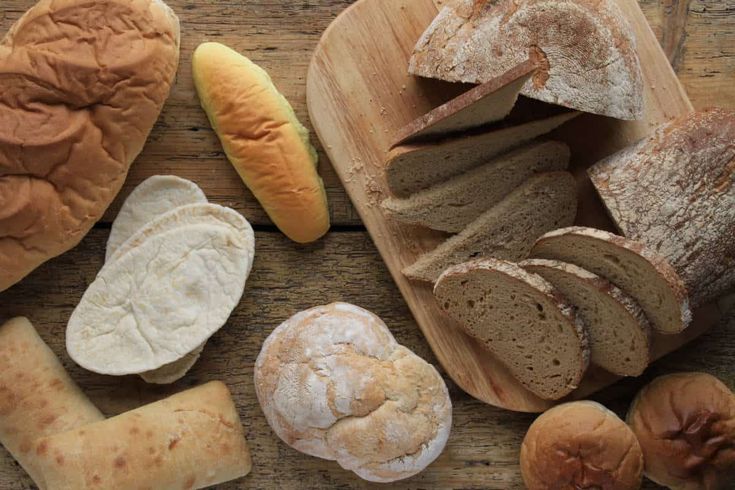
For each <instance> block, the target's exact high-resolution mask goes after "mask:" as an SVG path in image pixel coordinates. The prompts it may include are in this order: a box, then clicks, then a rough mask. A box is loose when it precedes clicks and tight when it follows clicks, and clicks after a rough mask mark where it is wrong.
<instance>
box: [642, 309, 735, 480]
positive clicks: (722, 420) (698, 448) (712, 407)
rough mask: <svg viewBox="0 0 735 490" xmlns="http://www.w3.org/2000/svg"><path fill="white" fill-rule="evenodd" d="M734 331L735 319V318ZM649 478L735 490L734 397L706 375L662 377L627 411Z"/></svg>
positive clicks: (720, 384) (718, 382)
mask: <svg viewBox="0 0 735 490" xmlns="http://www.w3.org/2000/svg"><path fill="white" fill-rule="evenodd" d="M729 326H730V327H732V326H733V320H730V325H729ZM628 424H629V425H630V426H631V428H632V429H633V432H635V434H636V436H637V437H638V440H639V441H640V444H641V448H642V449H643V455H644V456H645V459H646V476H647V477H648V478H650V479H651V480H653V481H655V482H656V483H658V484H659V485H663V486H665V487H667V488H671V489H674V490H730V489H732V488H733V482H735V395H733V393H732V391H730V388H728V387H727V386H726V385H725V384H724V383H723V382H721V381H720V380H718V379H717V378H715V377H714V376H711V375H709V374H705V373H677V374H671V375H668V376H662V377H660V378H657V379H655V380H654V381H653V382H652V383H651V384H649V385H648V386H646V387H645V388H643V389H642V390H641V391H640V393H638V396H637V397H636V399H635V400H634V401H633V404H632V405H631V407H630V411H629V412H628Z"/></svg>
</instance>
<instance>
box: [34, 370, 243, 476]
mask: <svg viewBox="0 0 735 490" xmlns="http://www.w3.org/2000/svg"><path fill="white" fill-rule="evenodd" d="M33 451H34V453H35V457H36V458H37V460H36V465H37V467H38V471H39V473H40V475H41V477H42V479H41V482H40V484H41V485H40V486H41V487H42V488H46V489H53V490H86V489H151V490H167V489H172V490H173V489H176V490H179V489H193V488H204V487H208V486H211V485H216V484H218V483H223V482H226V481H229V480H233V479H235V478H240V477H242V476H245V475H247V474H248V473H249V472H250V469H251V461H250V452H249V450H248V446H247V443H246V442H245V437H244V435H243V429H242V424H241V423H240V418H239V416H238V413H237V409H236V408H235V404H234V403H233V401H232V397H231V396H230V392H229V390H228V389H227V387H226V386H225V385H224V384H222V383H220V382H217V381H215V382H211V383H207V384H205V385H202V386H199V387H197V388H193V389H191V390H188V391H184V392H182V393H179V394H177V395H174V396H172V397H169V398H166V399H165V400H161V401H159V402H156V403H152V404H150V405H146V406H144V407H141V408H139V409H137V410H132V411H130V412H126V413H124V414H122V415H118V416H117V417H113V418H111V419H108V420H105V421H103V422H97V423H94V424H90V425H87V426H84V427H82V428H80V429H76V430H72V431H69V432H65V433H62V434H57V435H54V436H50V437H44V438H41V439H38V440H36V442H35V443H34V446H33Z"/></svg>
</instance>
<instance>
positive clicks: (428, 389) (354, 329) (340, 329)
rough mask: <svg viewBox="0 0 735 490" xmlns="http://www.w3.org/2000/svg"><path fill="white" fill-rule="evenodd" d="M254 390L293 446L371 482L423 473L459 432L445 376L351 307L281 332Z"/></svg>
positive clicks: (259, 365) (291, 323) (304, 315)
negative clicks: (454, 432)
mask: <svg viewBox="0 0 735 490" xmlns="http://www.w3.org/2000/svg"><path fill="white" fill-rule="evenodd" d="M255 389H256V393H257V395H258V400H259V401H260V406H261V407H262V408H263V412H265V416H266V418H267V419H268V423H269V424H270V426H271V427H272V428H273V430H274V431H275V432H276V434H277V435H278V436H279V437H280V438H281V439H283V440H284V441H285V442H286V443H287V444H289V445H290V446H292V447H294V448H295V449H298V450H299V451H301V452H304V453H306V454H309V455H312V456H317V457H320V458H324V459H329V460H335V461H337V463H339V465H340V466H342V467H343V468H345V469H347V470H351V471H353V472H355V473H356V474H357V475H358V476H359V477H361V478H364V479H366V480H369V481H375V482H390V481H395V480H400V479H403V478H408V477H409V476H412V475H415V474H416V473H418V472H420V471H421V470H423V469H424V468H426V466H428V465H429V464H430V463H431V462H432V461H434V460H435V459H436V458H437V456H439V454H440V453H441V452H442V450H443V449H444V445H445V444H446V442H447V438H448V437H449V431H450V428H451V425H452V405H451V401H450V400H449V393H448V392H447V387H446V385H445V384H444V381H443V380H442V378H441V376H439V373H437V371H436V370H435V369H434V368H433V367H432V366H431V365H430V364H428V363H427V362H425V361H424V360H422V359H421V358H419V357H418V356H416V355H415V354H414V353H413V352H411V351H410V350H408V349H407V348H405V347H403V346H401V345H399V344H398V343H397V342H396V341H395V339H394V338H393V336H392V335H391V333H390V331H389V330H388V328H387V327H386V326H385V323H383V321H382V320H381V319H380V318H378V317H377V316H375V315H373V314H372V313H370V312H369V311H366V310H363V309H362V308H359V307H357V306H353V305H350V304H346V303H334V304H331V305H327V306H319V307H317V308H312V309H310V310H307V311H303V312H301V313H298V314H297V315H295V316H293V317H291V318H290V319H288V320H286V322H284V323H283V324H282V325H281V326H279V327H278V328H276V329H275V330H274V331H273V333H272V334H271V335H270V336H269V337H268V339H267V340H266V341H265V344H264V345H263V349H262V350H261V352H260V355H259V356H258V359H257V361H256V365H255Z"/></svg>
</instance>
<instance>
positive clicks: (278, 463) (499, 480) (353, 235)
mask: <svg viewBox="0 0 735 490" xmlns="http://www.w3.org/2000/svg"><path fill="white" fill-rule="evenodd" d="M106 238H107V231H105V230H93V231H92V232H91V233H90V235H89V236H88V237H87V238H86V239H85V240H84V241H83V242H82V244H81V245H80V246H79V247H77V248H76V249H74V250H73V251H71V252H69V253H68V254H66V255H64V256H62V257H59V258H57V259H55V260H53V261H51V262H49V263H47V264H46V265H44V266H43V267H41V268H40V269H38V270H37V271H35V272H34V273H33V274H32V275H31V276H29V277H28V278H27V279H26V280H25V281H24V282H23V283H21V284H19V285H17V286H16V287H14V288H12V289H10V290H9V291H6V292H4V293H2V294H0V318H2V319H5V318H7V317H10V316H14V315H21V314H22V315H27V316H28V317H29V318H31V319H32V321H33V322H34V324H35V325H36V327H37V328H38V329H39V332H40V334H41V336H42V337H43V338H44V340H46V341H47V342H48V343H49V344H50V345H51V348H52V349H53V350H54V352H55V353H56V354H57V355H59V356H60V357H61V358H62V360H63V362H64V365H65V366H66V367H67V369H69V371H70V373H71V375H72V377H73V378H74V379H75V380H77V381H78V382H79V383H80V385H81V386H82V388H83V389H84V390H85V391H86V392H87V393H88V394H89V396H90V397H91V398H92V400H93V401H94V402H95V403H96V404H97V405H98V406H99V407H100V408H101V409H102V410H103V412H105V414H107V415H114V414H117V413H120V412H122V411H124V410H127V409H131V408H134V407H137V406H139V405H141V404H143V403H147V402H151V401H153V400H156V399H159V398H162V397H164V396H166V395H168V394H171V393H174V392H177V391H179V390H182V389H185V388H186V387H189V386H193V385H196V384H199V383H203V382H205V381H208V380H214V379H221V380H223V381H224V382H226V383H227V384H228V385H229V386H230V388H231V389H232V391H233V393H234V396H235V401H236V403H237V405H238V407H239V410H240V414H241V416H242V420H243V423H244V425H245V428H246V432H247V438H248V442H249V444H250V447H251V450H252V451H253V460H254V468H253V472H252V474H251V475H250V476H249V477H247V478H246V479H245V480H242V481H240V482H234V483H231V484H228V485H223V486H221V487H220V488H222V489H233V490H234V489H239V488H273V487H274V486H278V487H279V488H285V489H297V488H366V487H367V486H368V485H367V484H365V483H364V482H361V481H360V480H359V479H357V478H356V477H355V476H353V475H352V474H351V473H349V472H347V471H344V470H341V469H340V468H339V467H338V466H337V464H336V463H332V462H326V461H322V460H319V459H316V458H312V457H309V456H306V455H304V454H301V453H299V452H297V451H295V450H293V449H291V448H289V447H288V446H286V445H285V444H284V443H282V442H281V441H280V440H278V438H277V437H276V436H275V435H274V434H273V433H272V431H271V430H270V428H269V427H268V425H267V423H266V421H265V417H264V416H263V414H262V412H261V410H260V407H259V406H258V403H257V400H256V397H255V387H254V385H253V364H254V362H255V358H256V356H257V354H258V352H259V351H260V346H261V344H262V342H263V340H264V339H265V337H266V336H267V335H268V334H269V333H270V332H271V331H272V330H273V329H274V328H275V327H276V326H277V325H279V324H280V323H281V322H282V321H283V320H285V319H286V318H288V317H289V316H290V315H291V314H293V313H295V312H296V311H299V310H301V309H305V308H309V307H311V306H315V305H318V304H324V303H327V302H330V301H337V300H341V301H349V302H352V303H355V304H358V305H360V306H363V307H365V308H368V309H370V310H372V311H374V312H375V313H377V314H378V315H380V316H381V317H382V318H383V319H385V321H386V323H387V324H388V325H389V326H390V328H391V330H392V332H393V333H394V334H395V336H396V338H397V339H398V341H399V342H401V343H402V344H404V345H406V346H408V347H409V348H411V349H413V350H414V351H415V352H416V353H417V354H419V355H420V356H421V357H423V358H424V359H427V360H428V361H429V362H431V363H432V364H434V365H436V358H435V357H434V356H433V354H432V353H431V351H430V349H429V347H428V345H427V343H426V341H425V340H424V339H423V337H422V336H421V333H420V331H419V330H418V328H417V326H416V324H415V322H414V321H413V320H412V318H411V315H410V313H409V311H408V309H407V308H406V306H405V305H404V304H403V303H402V302H401V301H398V300H397V298H399V297H400V296H399V294H398V290H397V288H396V286H395V285H394V283H393V281H392V279H391V277H390V275H389V274H388V271H387V270H386V268H385V266H384V264H383V263H382V261H381V260H380V258H379V256H378V255H377V254H376V252H375V249H374V247H373V245H372V243H371V241H370V238H369V237H368V235H367V234H366V233H364V232H346V233H332V234H330V235H328V236H327V237H326V239H325V240H324V241H323V242H320V243H319V244H317V245H313V246H309V247H296V246H294V245H293V244H291V243H289V242H288V241H287V240H286V239H285V238H283V237H282V236H281V235H280V234H278V233H270V232H261V233H257V238H256V244H257V247H256V249H257V250H256V262H255V266H254V269H253V273H252V275H251V277H250V280H249V281H248V285H247V289H246V292H245V297H244V299H243V301H242V303H241V304H240V305H239V307H238V308H237V309H236V310H235V312H234V314H233V316H232V318H231V319H230V321H229V323H228V325H227V326H226V327H225V328H223V329H222V330H221V331H220V332H219V333H217V334H216V335H215V336H214V338H213V339H212V341H211V342H210V343H209V345H208V346H207V348H206V350H205V351H204V355H203V356H202V360H201V361H200V362H199V363H198V364H197V365H196V366H195V368H194V370H193V371H192V372H191V374H190V375H188V376H187V377H186V378H185V379H183V380H182V381H180V382H179V383H177V384H175V385H173V386H171V387H166V388H161V387H152V386H148V385H146V384H145V383H143V382H142V381H140V380H138V379H137V378H135V377H125V378H112V377H106V376H98V375H95V374H92V373H89V372H86V371H84V370H83V369H81V368H79V367H78V366H76V365H74V363H73V362H72V361H71V360H70V359H69V358H68V356H67V355H66V351H65V348H64V335H63V332H64V328H65V323H66V320H67V319H68V317H69V315H70V313H71V311H72V309H73V308H74V306H75V305H76V304H77V302H78V300H79V298H80V297H81V295H82V293H83V292H84V289H85V287H86V286H87V284H89V282H90V281H92V280H93V278H94V276H95V274H96V273H97V271H98V269H99V267H100V266H101V265H102V262H103V258H104V245H105V240H106ZM734 349H735V332H733V331H724V330H722V329H714V330H712V331H711V332H709V333H708V334H706V335H705V336H704V337H702V338H701V339H699V340H697V341H695V343H694V344H692V345H691V346H689V347H687V348H685V349H683V350H682V351H680V352H678V353H676V354H673V355H671V356H669V357H667V358H665V359H664V360H662V361H660V362H658V363H657V364H656V365H655V366H654V367H653V368H651V369H650V370H649V372H647V373H646V375H645V376H644V377H643V378H641V379H638V380H629V381H625V382H622V383H618V384H616V385H614V386H613V387H611V388H610V389H608V390H606V391H604V392H602V393H600V394H599V395H598V396H596V397H595V398H596V399H598V400H599V401H602V402H604V403H606V404H608V405H609V406H611V407H612V408H613V409H615V410H616V411H617V412H618V413H619V414H621V415H623V414H624V412H625V410H626V408H627V404H628V403H629V402H630V400H631V398H632V396H633V394H634V393H635V391H636V390H637V389H638V388H639V387H640V386H641V385H642V384H643V383H645V382H647V381H649V380H650V379H652V377H653V376H655V375H657V374H663V373H666V372H670V371H675V370H684V369H686V370H703V371H707V372H711V373H713V374H715V375H717V376H719V377H721V378H722V379H723V380H725V381H726V382H728V383H730V384H731V385H733V384H735V365H733V363H732V359H731V356H732V352H733V350H734ZM442 374H443V375H444V377H445V379H447V378H446V375H445V374H444V373H442ZM447 383H448V385H449V387H450V394H451V397H452V400H453V403H454V424H453V432H452V436H451V438H450V441H449V445H448V447H447V450H446V451H445V452H444V454H442V456H441V457H440V458H439V459H438V461H437V462H436V463H434V464H433V465H432V466H431V467H430V468H429V469H428V470H427V471H426V472H424V473H422V474H421V475H419V476H417V477H414V478H413V479H411V480H408V481H407V482H404V483H398V484H395V485H387V486H381V488H396V489H398V488H429V487H430V488H488V489H504V490H507V489H515V488H522V486H521V480H520V474H519V470H518V463H517V458H518V451H519V447H520V446H519V445H520V442H521V440H522V439H523V435H524V433H525V431H526V429H527V427H528V425H529V423H530V422H531V421H532V420H533V416H531V415H525V414H517V413H513V412H508V411H504V410H500V409H496V408H492V407H489V406H487V405H485V404H483V403H481V402H478V401H476V400H474V399H472V398H471V397H469V396H468V395H466V394H465V393H463V392H462V391H461V390H460V389H459V388H458V387H457V386H456V385H455V384H454V383H452V382H451V381H450V380H448V379H447ZM0 488H2V489H4V490H21V489H29V488H31V484H30V482H29V480H28V479H27V477H26V476H25V475H24V474H23V472H22V470H21V469H20V468H19V467H18V466H17V465H16V464H15V463H14V462H13V461H12V458H10V456H9V455H8V454H7V453H5V452H4V450H3V449H0ZM646 488H656V487H653V486H650V487H646Z"/></svg>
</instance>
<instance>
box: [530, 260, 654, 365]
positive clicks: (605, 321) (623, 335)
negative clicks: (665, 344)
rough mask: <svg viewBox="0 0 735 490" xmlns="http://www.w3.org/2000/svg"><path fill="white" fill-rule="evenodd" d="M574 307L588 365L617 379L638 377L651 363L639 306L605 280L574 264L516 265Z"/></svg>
mask: <svg viewBox="0 0 735 490" xmlns="http://www.w3.org/2000/svg"><path fill="white" fill-rule="evenodd" d="M520 265H521V267H523V268H524V269H526V270H527V271H529V272H533V273H534V274H538V275H539V276H541V277H543V278H544V279H546V280H547V281H549V282H550V283H551V284H553V285H554V287H555V288H556V289H557V290H558V291H559V292H561V294H563V295H564V297H566V298H567V300H568V301H569V302H570V303H571V304H572V305H574V307H575V308H576V311H577V315H578V316H579V317H581V318H582V320H583V321H584V324H585V327H586V328H587V334H588V336H589V341H590V354H591V358H590V362H592V364H596V365H597V366H600V367H601V368H603V369H605V370H606V371H609V372H611V373H613V374H617V375H619V376H640V375H641V374H642V373H643V371H644V370H645V369H646V368H647V367H648V364H649V363H650V362H651V340H650V335H651V325H650V323H648V319H647V318H646V315H645V314H644V313H643V310H642V309H641V307H640V305H638V303H636V302H635V300H634V299H633V298H631V297H630V296H628V295H627V294H625V293H624V292H623V291H621V290H620V289H619V288H618V287H616V286H615V285H613V284H612V283H611V282H610V281H608V280H607V279H604V278H602V277H600V276H598V275H597V274H593V273H592V272H590V271H588V270H587V269H583V268H581V267H579V266H576V265H574V264H569V263H567V262H561V261H558V260H547V259H529V260H525V261H523V262H521V263H520Z"/></svg>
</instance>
